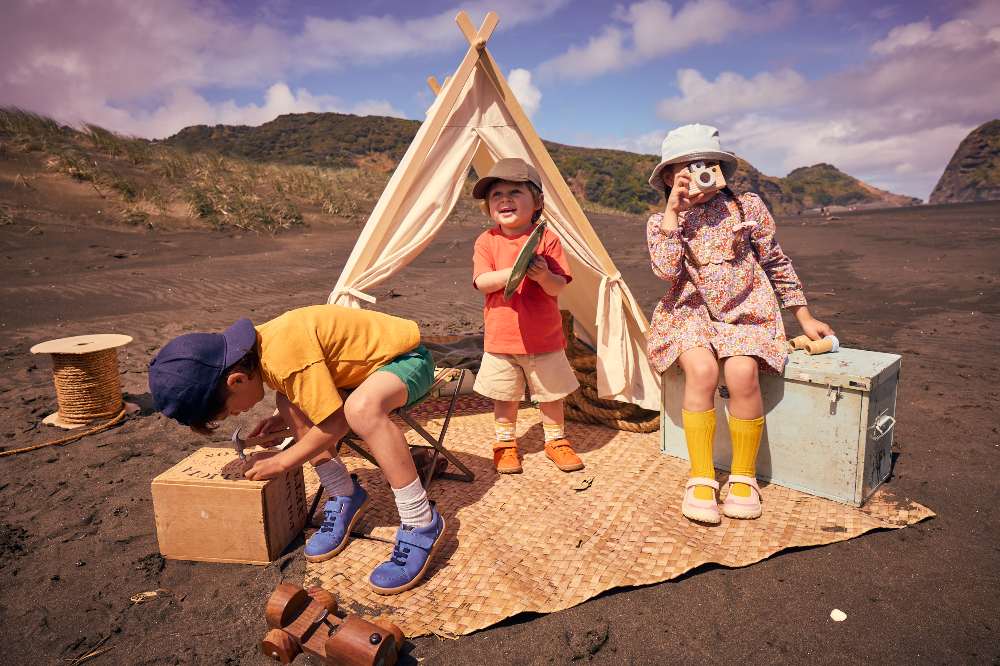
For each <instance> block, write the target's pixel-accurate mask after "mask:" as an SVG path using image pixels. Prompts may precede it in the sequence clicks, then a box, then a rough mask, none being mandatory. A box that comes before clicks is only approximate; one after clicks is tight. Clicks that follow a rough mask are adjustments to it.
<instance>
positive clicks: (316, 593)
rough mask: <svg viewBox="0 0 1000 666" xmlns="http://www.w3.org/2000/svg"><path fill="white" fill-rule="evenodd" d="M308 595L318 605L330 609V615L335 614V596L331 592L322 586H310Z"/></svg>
mask: <svg viewBox="0 0 1000 666" xmlns="http://www.w3.org/2000/svg"><path fill="white" fill-rule="evenodd" d="M309 596H310V597H312V598H313V599H314V600H315V601H316V602H317V603H318V604H319V605H320V606H322V607H323V608H325V609H327V610H328V611H330V615H336V614H337V597H335V596H333V593H332V592H327V591H326V590H324V589H323V588H322V587H310V588H309Z"/></svg>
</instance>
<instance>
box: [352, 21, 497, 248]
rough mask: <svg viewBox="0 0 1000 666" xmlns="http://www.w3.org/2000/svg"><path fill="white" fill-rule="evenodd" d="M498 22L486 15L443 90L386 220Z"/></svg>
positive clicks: (419, 168) (417, 171)
mask: <svg viewBox="0 0 1000 666" xmlns="http://www.w3.org/2000/svg"><path fill="white" fill-rule="evenodd" d="M463 17H464V20H465V22H468V20H469V17H468V16H467V15H466V13H465V12H464V11H463V12H459V13H458V16H457V17H455V21H456V22H461V20H462V18H463ZM498 22H499V19H498V17H497V15H496V14H495V13H494V12H490V13H488V14H487V15H486V18H485V19H483V24H482V26H481V27H480V28H479V32H477V33H476V34H475V39H474V42H473V43H472V44H470V46H469V49H468V51H466V53H465V57H464V58H463V59H462V63H461V64H460V65H459V66H458V69H457V70H455V74H454V75H453V76H452V77H451V80H449V81H447V82H446V83H445V86H444V88H443V89H442V91H441V95H440V96H439V100H438V106H437V109H436V110H435V113H434V114H433V115H431V116H430V117H429V118H427V120H425V121H424V126H423V127H422V128H421V129H422V130H424V131H423V134H422V135H421V137H420V142H419V143H418V144H417V145H416V146H415V147H414V148H413V155H412V157H411V159H410V161H409V163H408V164H407V169H406V171H405V172H404V173H403V175H402V177H401V178H400V180H399V182H398V183H397V184H396V187H395V188H394V189H393V191H392V194H391V195H390V197H389V201H388V202H387V203H386V206H385V209H384V210H383V211H382V217H383V218H392V217H395V215H396V213H397V212H398V210H399V208H400V207H401V206H402V205H403V201H405V200H406V196H407V195H408V194H409V192H410V188H412V187H413V183H414V181H415V180H416V179H417V176H418V175H419V174H420V173H421V172H422V171H423V169H424V162H425V161H426V159H427V156H428V154H430V151H431V148H433V146H434V142H435V141H437V139H438V137H440V135H441V130H442V129H443V128H444V124H445V122H446V121H447V120H448V118H449V117H450V116H451V112H452V110H453V109H454V106H455V102H456V101H457V100H458V96H459V94H460V93H461V92H462V88H464V87H465V83H466V81H468V80H469V77H470V76H471V75H472V73H473V72H474V71H475V68H476V64H477V63H478V62H479V59H480V57H481V56H482V53H483V50H484V49H485V44H486V42H487V40H489V38H490V36H491V35H492V34H493V31H494V30H495V29H496V27H497V23H498ZM460 25H461V23H460ZM463 32H464V31H463ZM477 44H482V46H479V47H477V46H476V45H477ZM362 233H364V232H362ZM374 245H375V244H374V243H370V244H368V245H366V246H365V247H364V248H362V251H361V253H360V254H359V256H358V260H357V261H356V262H355V263H354V265H360V266H365V265H367V264H368V263H369V262H370V261H371V259H372V256H373V255H374V254H376V253H377V252H380V251H381V248H379V247H374Z"/></svg>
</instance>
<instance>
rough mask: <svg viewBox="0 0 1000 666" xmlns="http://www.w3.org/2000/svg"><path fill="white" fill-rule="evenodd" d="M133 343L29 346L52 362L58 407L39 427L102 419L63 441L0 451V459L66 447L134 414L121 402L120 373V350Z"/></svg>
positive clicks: (103, 339) (90, 339)
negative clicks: (28, 452)
mask: <svg viewBox="0 0 1000 666" xmlns="http://www.w3.org/2000/svg"><path fill="white" fill-rule="evenodd" d="M131 341H132V338H130V337H129V336H127V335H114V334H103V335H79V336H76V337H74V338H61V339H59V340H49V341H47V342H42V343H39V344H37V345H35V346H34V347H32V348H31V353H32V354H49V355H50V356H51V357H52V380H53V383H54V384H55V388H56V402H57V404H58V406H59V407H58V410H57V411H56V413H55V414H49V415H48V416H46V417H45V418H44V419H43V420H42V421H43V423H47V424H50V425H57V426H59V427H61V428H69V429H73V428H79V427H80V426H83V425H87V424H90V423H92V422H94V421H100V420H102V419H104V420H103V421H102V422H100V423H97V424H96V425H94V426H92V427H90V428H87V429H84V430H81V431H79V432H75V433H73V434H72V435H67V436H66V437H61V438H59V439H54V440H51V441H48V442H43V443H41V444H34V445H32V446H25V447H21V448H17V449H8V450H5V451H0V458H4V457H7V456H13V455H16V454H18V453H25V452H27V451H35V450H37V449H43V448H45V447H48V446H58V445H61V444H68V443H69V442H73V441H76V440H78V439H81V438H83V437H86V436H87V435H93V434H95V433H98V432H101V431H104V430H107V429H109V428H111V427H113V426H115V425H117V424H119V423H121V422H122V421H123V420H124V419H125V417H126V416H127V415H128V414H130V413H132V412H133V411H135V410H137V409H138V407H137V406H136V405H133V404H131V403H127V402H125V401H124V399H123V398H122V385H121V379H120V376H119V374H118V347H120V346H122V345H126V344H128V343H129V342H131Z"/></svg>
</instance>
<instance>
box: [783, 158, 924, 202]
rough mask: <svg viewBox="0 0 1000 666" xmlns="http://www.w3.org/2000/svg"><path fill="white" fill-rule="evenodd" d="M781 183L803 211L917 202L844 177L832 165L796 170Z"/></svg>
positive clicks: (846, 176) (817, 165)
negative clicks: (799, 203)
mask: <svg viewBox="0 0 1000 666" xmlns="http://www.w3.org/2000/svg"><path fill="white" fill-rule="evenodd" d="M784 184H785V186H786V187H787V188H788V190H789V192H790V193H791V195H792V196H793V197H795V198H796V199H800V200H801V201H802V204H803V205H804V206H805V207H806V208H817V207H819V206H858V205H861V206H863V205H869V204H872V203H885V204H887V205H890V206H912V205H914V204H918V203H920V200H919V199H914V198H913V197H907V196H903V195H900V194H892V193H891V192H886V191H884V190H879V189H878V188H875V187H872V186H871V185H868V184H867V183H864V182H862V181H860V180H858V179H857V178H854V177H852V176H848V175H847V174H846V173H844V172H843V171H841V170H839V169H838V168H837V167H835V166H833V165H832V164H814V165H813V166H811V167H800V168H798V169H795V170H794V171H792V172H791V173H790V174H788V175H787V176H785V178H784Z"/></svg>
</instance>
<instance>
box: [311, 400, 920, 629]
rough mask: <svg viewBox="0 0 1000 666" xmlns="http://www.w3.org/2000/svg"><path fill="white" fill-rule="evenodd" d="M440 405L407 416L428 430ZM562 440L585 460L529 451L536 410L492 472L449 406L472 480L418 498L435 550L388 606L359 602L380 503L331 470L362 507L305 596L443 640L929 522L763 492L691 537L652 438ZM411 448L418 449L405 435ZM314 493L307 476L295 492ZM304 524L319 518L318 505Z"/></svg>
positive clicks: (387, 537) (387, 544)
mask: <svg viewBox="0 0 1000 666" xmlns="http://www.w3.org/2000/svg"><path fill="white" fill-rule="evenodd" d="M445 407H446V405H445V403H441V402H439V401H434V402H431V401H428V402H426V403H424V404H422V405H420V406H419V407H417V408H416V409H415V410H414V411H413V412H412V413H413V414H414V416H415V417H416V419H417V420H418V422H421V423H423V424H425V425H426V427H427V429H428V430H429V431H430V432H431V433H437V432H438V430H439V428H440V424H441V421H442V418H441V416H440V415H442V414H444V413H445ZM566 428H567V437H569V438H570V440H571V441H572V442H573V444H574V447H575V449H576V450H577V452H579V454H580V456H581V457H582V458H583V460H584V462H585V463H586V465H587V466H586V468H585V469H584V470H582V471H579V472H574V473H571V474H566V473H564V472H560V471H559V470H558V469H556V467H555V466H554V465H553V464H552V463H551V462H550V461H549V460H548V459H547V458H546V457H545V453H544V451H543V450H542V441H543V439H542V427H541V422H540V420H539V415H538V410H537V409H535V408H533V407H531V406H524V407H523V408H522V409H521V410H520V411H519V412H518V421H517V436H518V442H519V448H520V451H521V453H522V455H523V457H524V461H523V465H524V473H523V474H512V475H498V474H496V472H495V471H494V470H493V461H492V448H491V443H492V441H493V409H492V403H491V402H490V401H488V400H485V399H483V398H479V397H478V396H463V397H461V398H459V403H458V405H457V408H456V412H455V415H454V416H453V417H452V420H451V424H450V426H449V429H448V433H447V437H446V440H445V444H446V446H447V447H448V448H449V450H451V451H452V452H454V453H455V455H456V456H457V457H458V458H459V459H460V460H462V461H463V462H464V463H465V464H466V465H467V466H468V467H469V468H470V469H471V470H472V471H473V472H474V473H475V475H476V480H475V481H474V482H472V483H463V482H460V481H450V480H445V479H436V480H435V481H434V482H433V484H432V485H431V489H430V493H429V495H430V498H431V499H432V500H434V501H436V502H437V507H438V509H439V510H440V512H441V515H442V516H443V517H444V519H445V521H446V523H447V527H446V530H445V537H444V538H445V542H444V544H443V546H442V547H441V549H440V550H439V551H438V553H437V555H436V556H435V558H434V561H433V562H432V563H431V566H430V568H429V569H428V572H427V576H426V578H425V580H424V582H423V583H422V584H421V585H418V586H417V587H415V588H414V589H412V590H409V591H407V592H404V593H402V594H398V595H395V596H380V595H377V594H375V593H374V592H372V590H371V588H370V587H369V584H368V575H369V574H370V573H371V571H372V569H374V568H375V567H376V566H377V565H378V564H379V563H381V562H383V561H385V560H387V559H388V558H389V555H390V554H391V552H392V543H393V539H394V536H395V531H396V527H397V526H398V524H399V523H398V515H397V513H396V507H395V504H394V502H393V498H392V492H391V490H390V488H389V486H388V484H386V482H385V480H384V477H382V475H381V473H380V472H379V471H378V470H377V469H375V468H373V467H372V466H371V465H370V464H369V463H368V462H366V461H365V460H364V459H363V458H361V457H360V456H356V455H351V454H348V453H347V451H348V449H347V447H344V454H345V455H344V458H343V459H344V462H345V463H346V464H347V466H348V467H349V468H350V469H351V471H352V472H355V473H357V474H358V477H359V479H360V481H361V483H362V484H363V485H364V486H365V488H366V489H367V490H368V493H369V495H370V497H371V500H372V501H371V503H370V504H369V508H368V510H367V512H366V513H365V515H364V516H363V517H362V518H361V519H360V520H359V522H358V524H357V526H356V527H355V536H354V538H352V539H351V541H350V543H349V545H348V546H347V548H346V549H345V550H344V551H343V552H341V553H340V554H339V555H337V557H335V558H333V559H331V560H328V561H326V562H321V563H315V564H313V563H307V564H306V585H307V586H310V585H321V586H322V587H324V588H326V589H327V590H329V591H331V592H333V593H334V594H336V595H337V598H338V600H339V602H340V604H341V606H342V607H344V608H345V609H347V610H350V611H352V612H357V613H364V614H369V615H377V616H383V617H386V618H388V619H390V620H391V621H393V622H395V623H396V624H398V625H399V626H400V628H401V629H402V630H403V632H404V633H405V634H406V635H407V636H411V637H413V636H420V635H424V634H429V633H430V634H436V635H438V636H447V637H455V636H458V635H462V634H468V633H470V632H473V631H476V630H477V629H482V628H484V627H488V626H490V625H492V624H495V623H497V622H499V621H501V620H503V619H505V618H507V617H510V616H512V615H515V614H517V613H521V612H524V611H533V612H540V613H548V612H552V611H558V610H562V609H564V608H569V607H571V606H574V605H576V604H579V603H581V602H583V601H585V600H587V599H589V598H590V597H593V596H595V595H597V594H599V593H601V592H603V591H605V590H608V589H611V588H615V587H623V586H630V585H647V584H650V583H656V582H660V581H664V580H668V579H671V578H675V577H677V576H679V575H681V574H683V573H684V572H686V571H689V570H691V569H693V568H695V567H697V566H699V565H702V564H705V563H707V562H715V563H718V564H722V565H725V566H729V567H742V566H746V565H748V564H753V563H754V562H759V561H760V560H763V559H764V558H767V557H769V556H771V555H773V554H775V553H777V552H779V551H781V550H784V549H786V548H792V547H798V546H813V545H819V544H828V543H833V542H836V541H845V540H847V539H851V538H853V537H856V536H858V535H860V534H863V533H865V532H868V531H870V530H875V529H892V528H899V527H904V526H906V525H910V524H913V523H916V522H918V521H920V520H923V519H924V518H927V517H930V516H933V515H934V514H933V512H932V511H930V510H929V509H927V508H926V507H924V506H921V505H920V504H917V503H916V502H911V501H909V500H904V499H902V498H898V497H896V496H894V495H893V493H892V491H891V490H890V489H888V488H886V487H884V486H883V487H882V488H881V489H880V490H878V491H877V492H876V493H875V495H874V496H873V497H872V498H871V499H870V500H869V501H868V502H867V503H866V504H865V506H863V507H862V508H860V509H859V508H855V507H852V506H846V505H844V504H839V503H837V502H833V501H830V500H825V499H820V498H818V497H813V496H811V495H807V494H805V493H801V492H797V491H794V490H790V489H788V488H783V487H781V486H777V485H773V484H771V485H767V486H764V487H763V489H762V492H763V502H764V515H763V516H762V517H761V518H759V519H757V520H750V521H740V520H730V519H728V518H725V517H723V519H722V524H721V525H718V526H714V527H708V526H700V525H697V524H695V523H692V522H690V521H688V520H687V519H685V518H684V517H683V516H682V515H681V513H680V503H681V496H682V494H683V489H684V482H685V480H686V479H687V472H688V464H687V462H686V461H684V460H680V459H678V458H673V457H671V456H666V455H663V454H662V453H660V450H659V433H650V434H636V433H629V432H620V431H617V430H612V429H610V428H606V427H603V426H595V425H584V424H580V423H574V422H567V424H566ZM406 437H407V439H408V440H410V441H411V442H418V441H422V440H420V439H419V436H418V435H416V433H413V432H407V434H406ZM317 485H318V480H317V479H316V475H315V473H314V472H313V471H312V468H311V467H310V466H308V465H307V466H306V489H307V493H308V494H309V495H310V496H311V495H312V493H313V492H315V489H316V487H317ZM313 520H314V524H318V522H319V521H320V520H322V503H321V504H320V505H319V509H318V512H317V515H316V516H314V518H313Z"/></svg>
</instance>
